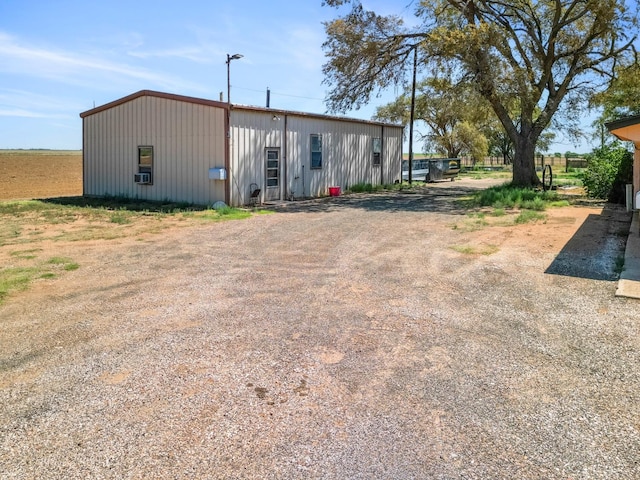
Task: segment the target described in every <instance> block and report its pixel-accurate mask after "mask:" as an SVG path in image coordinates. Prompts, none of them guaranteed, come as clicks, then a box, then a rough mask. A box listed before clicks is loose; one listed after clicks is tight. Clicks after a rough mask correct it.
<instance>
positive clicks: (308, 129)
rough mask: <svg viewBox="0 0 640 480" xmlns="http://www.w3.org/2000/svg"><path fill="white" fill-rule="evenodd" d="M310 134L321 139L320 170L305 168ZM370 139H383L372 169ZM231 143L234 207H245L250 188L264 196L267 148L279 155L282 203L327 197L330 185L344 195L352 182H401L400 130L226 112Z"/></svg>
mask: <svg viewBox="0 0 640 480" xmlns="http://www.w3.org/2000/svg"><path fill="white" fill-rule="evenodd" d="M285 131H286V142H285V141H284V135H285ZM312 134H320V135H322V168H321V169H311V168H310V165H311V135H312ZM373 138H383V151H382V162H381V165H380V166H374V165H373ZM230 143H231V169H230V170H231V172H230V177H231V179H230V180H231V198H232V203H234V204H246V203H247V202H248V196H249V194H250V184H252V183H256V184H258V185H259V186H260V188H261V189H262V190H263V193H264V188H265V183H266V169H265V165H266V162H265V150H266V149H267V148H278V149H280V152H281V159H282V167H281V178H282V181H281V185H282V191H281V198H282V199H285V198H289V197H290V196H291V195H293V196H295V197H317V196H322V195H327V194H328V188H329V187H331V186H340V187H341V188H342V189H343V190H345V189H347V188H349V187H350V186H352V185H354V184H357V183H371V184H374V185H379V184H383V183H393V182H394V181H395V180H397V179H399V178H400V169H401V162H402V128H400V127H393V126H384V127H383V126H382V125H376V124H372V123H363V122H358V121H353V122H351V121H343V120H335V119H331V118H318V117H311V116H305V115H295V114H291V113H281V112H278V111H273V112H270V111H258V110H243V109H242V108H241V107H238V108H236V109H233V110H232V111H231V142H230ZM262 200H263V201H264V197H263V198H262Z"/></svg>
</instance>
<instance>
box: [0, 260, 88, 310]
mask: <svg viewBox="0 0 640 480" xmlns="http://www.w3.org/2000/svg"><path fill="white" fill-rule="evenodd" d="M18 253H20V252H18ZM19 258H21V259H23V260H24V259H27V260H29V259H31V258H26V257H24V256H22V257H19ZM78 268H80V265H78V264H77V263H76V262H74V261H73V260H72V259H70V258H67V257H52V258H50V259H49V260H47V261H46V262H44V263H39V264H36V265H30V266H20V267H8V268H4V269H0V304H2V302H3V301H4V299H5V298H6V297H7V296H8V295H9V293H11V292H13V291H22V290H26V289H27V288H28V287H29V285H30V284H31V283H32V282H33V281H35V280H39V279H43V280H50V279H52V278H56V277H57V276H58V275H57V272H59V271H60V270H62V271H66V272H69V271H72V270H77V269H78Z"/></svg>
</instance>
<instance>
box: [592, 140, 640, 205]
mask: <svg viewBox="0 0 640 480" xmlns="http://www.w3.org/2000/svg"><path fill="white" fill-rule="evenodd" d="M632 174H633V154H632V153H631V152H630V151H628V150H627V149H626V148H624V147H623V146H621V145H620V143H619V142H616V143H614V144H613V145H609V146H604V147H602V148H599V149H597V150H594V152H593V153H591V154H590V155H589V166H588V167H587V169H586V170H585V171H584V173H583V176H582V183H583V184H584V187H585V189H586V191H587V195H588V196H589V197H592V198H601V199H603V200H608V201H610V202H614V203H624V201H625V195H626V193H625V184H627V183H631V179H632Z"/></svg>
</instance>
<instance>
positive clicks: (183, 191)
mask: <svg viewBox="0 0 640 480" xmlns="http://www.w3.org/2000/svg"><path fill="white" fill-rule="evenodd" d="M80 116H81V117H82V119H83V123H82V125H83V193H84V195H87V196H106V195H114V196H124V197H128V198H140V199H147V200H158V201H163V200H171V201H175V202H187V203H193V204H200V205H210V204H213V203H215V202H216V201H224V202H225V203H226V204H228V205H234V206H239V205H245V204H248V203H249V202H250V200H251V198H250V197H251V193H252V191H255V190H256V186H257V187H258V189H259V190H260V193H259V199H258V200H259V201H260V202H269V201H279V200H286V199H292V198H307V197H318V196H323V195H326V194H327V193H328V190H329V188H330V187H335V186H339V187H341V188H342V189H346V188H348V187H349V186H351V185H354V184H357V183H371V184H373V185H377V184H385V183H393V182H394V181H396V180H399V179H400V175H401V162H402V134H403V127H402V126H400V125H392V124H387V123H381V122H373V121H365V120H355V119H347V118H343V117H334V116H328V115H318V114H310V113H301V112H293V111H287V110H277V109H271V108H260V107H250V106H241V105H233V104H232V105H229V104H227V103H224V102H217V101H212V100H206V99H200V98H194V97H186V96H181V95H173V94H168V93H162V92H154V91H150V90H143V91H140V92H137V93H134V94H132V95H129V96H127V97H124V98H121V99H119V100H116V101H114V102H111V103H108V104H106V105H103V106H100V107H96V108H93V109H91V110H88V111H86V112H83V113H81V114H80Z"/></svg>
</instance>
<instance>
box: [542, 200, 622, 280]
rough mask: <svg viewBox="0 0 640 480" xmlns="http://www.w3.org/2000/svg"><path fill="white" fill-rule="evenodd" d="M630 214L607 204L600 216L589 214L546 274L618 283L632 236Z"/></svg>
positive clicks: (618, 207) (620, 207) (617, 206)
mask: <svg viewBox="0 0 640 480" xmlns="http://www.w3.org/2000/svg"><path fill="white" fill-rule="evenodd" d="M630 223H631V213H629V212H627V211H626V210H625V209H624V208H623V207H622V206H620V205H613V204H607V205H606V206H605V207H604V209H603V210H602V213H601V214H600V215H589V216H588V217H587V219H586V220H585V221H584V223H583V224H582V225H581V226H580V228H579V229H578V231H577V232H576V233H575V235H574V236H573V237H571V240H569V241H568V242H567V244H566V245H565V246H564V247H563V248H562V250H561V251H560V253H559V254H558V256H557V257H556V258H555V259H554V261H553V262H552V263H551V265H549V267H548V268H547V270H545V273H549V274H551V275H563V276H568V277H579V278H586V279H590V280H609V281H615V280H617V279H618V277H619V274H620V267H621V262H622V261H623V259H624V249H625V245H626V242H627V237H628V234H629V224H630Z"/></svg>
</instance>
